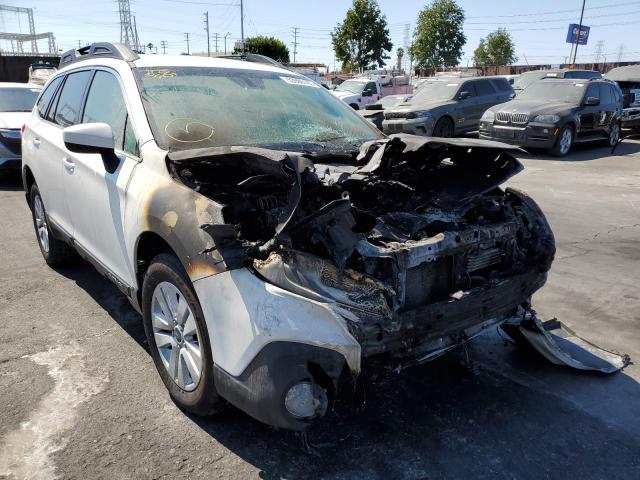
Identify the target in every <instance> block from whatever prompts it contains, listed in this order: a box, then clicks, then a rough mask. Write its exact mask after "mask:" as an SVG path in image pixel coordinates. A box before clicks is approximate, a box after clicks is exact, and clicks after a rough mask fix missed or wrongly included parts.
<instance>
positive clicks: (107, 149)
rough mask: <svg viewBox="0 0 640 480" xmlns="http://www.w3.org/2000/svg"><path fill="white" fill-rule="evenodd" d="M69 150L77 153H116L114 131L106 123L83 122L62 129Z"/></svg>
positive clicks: (63, 138) (65, 144)
mask: <svg viewBox="0 0 640 480" xmlns="http://www.w3.org/2000/svg"><path fill="white" fill-rule="evenodd" d="M62 140H63V141H64V146H65V147H67V150H69V151H71V152H75V153H98V154H101V155H104V154H111V155H113V153H114V141H113V131H112V130H111V126H109V125H107V124H106V123H81V124H79V125H72V126H70V127H67V128H65V129H64V130H63V131H62Z"/></svg>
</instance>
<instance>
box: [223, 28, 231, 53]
mask: <svg viewBox="0 0 640 480" xmlns="http://www.w3.org/2000/svg"><path fill="white" fill-rule="evenodd" d="M229 35H231V32H227V34H226V35H225V36H224V54H225V55H226V54H227V37H228V36H229Z"/></svg>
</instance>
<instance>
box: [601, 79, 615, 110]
mask: <svg viewBox="0 0 640 480" xmlns="http://www.w3.org/2000/svg"><path fill="white" fill-rule="evenodd" d="M600 103H602V104H604V105H611V104H613V103H616V101H615V97H614V95H613V91H612V90H611V86H610V85H607V84H606V83H601V84H600Z"/></svg>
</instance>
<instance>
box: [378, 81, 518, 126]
mask: <svg viewBox="0 0 640 480" xmlns="http://www.w3.org/2000/svg"><path fill="white" fill-rule="evenodd" d="M512 95H513V89H512V88H511V85H509V82H508V81H507V80H506V79H504V78H500V77H471V78H464V77H462V78H443V79H442V80H436V79H433V80H430V81H428V82H424V83H423V84H422V85H421V86H420V88H419V89H418V90H417V92H416V93H415V95H413V96H412V97H411V99H410V100H409V101H408V102H405V103H401V104H399V105H397V106H396V107H393V108H390V109H388V110H386V111H385V113H384V121H383V122H382V127H383V131H384V132H385V133H387V134H392V133H412V134H414V135H426V136H434V137H453V136H455V135H459V134H461V133H465V132H470V131H474V130H477V129H478V122H479V121H480V117H482V114H483V113H484V111H485V110H486V109H487V108H489V107H492V106H493V105H496V104H498V103H503V102H506V101H507V100H509V98H511V96H512Z"/></svg>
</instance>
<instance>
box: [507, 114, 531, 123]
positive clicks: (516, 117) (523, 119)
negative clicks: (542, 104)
mask: <svg viewBox="0 0 640 480" xmlns="http://www.w3.org/2000/svg"><path fill="white" fill-rule="evenodd" d="M528 121H529V115H527V114H526V113H512V114H511V123H519V124H523V123H527V122H528Z"/></svg>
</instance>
